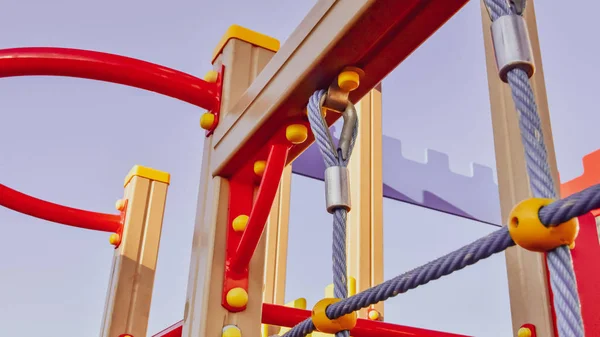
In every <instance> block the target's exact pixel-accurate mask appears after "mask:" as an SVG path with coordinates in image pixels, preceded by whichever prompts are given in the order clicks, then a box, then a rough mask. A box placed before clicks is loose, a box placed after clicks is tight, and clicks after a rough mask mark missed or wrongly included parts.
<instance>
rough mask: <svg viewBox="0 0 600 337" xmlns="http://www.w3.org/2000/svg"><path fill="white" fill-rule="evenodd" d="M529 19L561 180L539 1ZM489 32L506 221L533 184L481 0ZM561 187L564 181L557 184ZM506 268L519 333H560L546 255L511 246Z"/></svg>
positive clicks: (536, 86)
mask: <svg viewBox="0 0 600 337" xmlns="http://www.w3.org/2000/svg"><path fill="white" fill-rule="evenodd" d="M525 13H526V14H525V19H526V21H527V26H528V29H529V35H530V38H531V43H532V46H533V53H534V58H535V62H536V73H535V75H534V76H533V77H532V79H531V85H532V87H533V91H534V93H535V96H536V101H537V104H538V112H539V114H540V118H541V120H542V131H543V133H544V141H545V143H546V146H547V150H548V161H549V163H550V167H551V169H552V175H553V176H554V178H555V182H558V172H557V168H556V157H555V154H554V142H553V140H552V129H551V127H550V118H549V111H548V99H547V96H546V88H545V84H544V70H543V67H542V58H541V52H540V44H539V39H538V32H537V26H536V20H535V10H534V1H532V0H530V1H528V2H527V10H526V12H525ZM481 15H482V19H483V20H482V22H483V33H484V34H483V36H484V43H485V54H486V64H487V74H488V85H489V92H490V105H491V110H492V125H493V130H494V145H495V148H496V167H497V170H498V185H499V193H500V207H501V211H502V222H503V223H506V222H507V217H508V214H509V212H510V210H511V209H512V208H513V206H514V205H516V204H517V203H518V202H520V201H521V200H523V199H526V198H529V197H531V196H532V194H531V191H530V189H529V181H528V177H527V170H526V167H525V156H524V152H523V144H522V143H521V136H520V131H519V125H518V115H517V111H516V110H515V106H514V103H513V99H512V95H511V90H510V87H509V86H508V85H507V84H505V83H503V82H502V81H501V80H500V78H499V77H498V70H497V66H496V61H495V57H494V49H493V45H492V40H491V34H490V25H491V22H490V18H489V16H488V12H487V10H486V9H485V5H484V4H483V1H481ZM557 188H558V186H557ZM506 268H507V272H508V286H509V293H510V302H511V313H512V324H513V333H514V335H515V336H516V335H517V331H518V329H519V327H521V325H523V324H525V323H530V324H533V325H535V327H536V329H537V333H538V335H539V336H547V337H552V336H554V328H553V320H552V313H551V302H550V299H549V293H548V286H549V285H548V283H547V277H546V275H547V274H546V273H547V271H546V265H545V261H544V255H543V254H539V253H533V252H529V251H526V250H524V249H521V248H520V247H512V248H509V249H507V250H506Z"/></svg>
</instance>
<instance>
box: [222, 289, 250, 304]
mask: <svg viewBox="0 0 600 337" xmlns="http://www.w3.org/2000/svg"><path fill="white" fill-rule="evenodd" d="M226 300H227V304H229V305H230V306H232V307H234V308H243V307H245V306H246V304H248V293H247V292H246V290H244V289H242V288H233V289H231V290H229V291H228V292H227V296H226Z"/></svg>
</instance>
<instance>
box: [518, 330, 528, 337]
mask: <svg viewBox="0 0 600 337" xmlns="http://www.w3.org/2000/svg"><path fill="white" fill-rule="evenodd" d="M531 335H532V333H531V329H529V328H520V329H519V331H518V332H517V336H518V337H531Z"/></svg>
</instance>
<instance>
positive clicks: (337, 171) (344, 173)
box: [325, 166, 351, 214]
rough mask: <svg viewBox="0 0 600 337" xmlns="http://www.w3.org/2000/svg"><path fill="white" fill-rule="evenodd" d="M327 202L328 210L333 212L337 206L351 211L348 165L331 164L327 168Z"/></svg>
mask: <svg viewBox="0 0 600 337" xmlns="http://www.w3.org/2000/svg"><path fill="white" fill-rule="evenodd" d="M325 203H326V205H327V212H329V213H332V214H333V213H334V212H335V210H336V209H337V208H343V209H345V210H346V211H350V208H351V204H350V180H349V179H348V168H347V167H342V166H331V167H328V168H327V169H325Z"/></svg>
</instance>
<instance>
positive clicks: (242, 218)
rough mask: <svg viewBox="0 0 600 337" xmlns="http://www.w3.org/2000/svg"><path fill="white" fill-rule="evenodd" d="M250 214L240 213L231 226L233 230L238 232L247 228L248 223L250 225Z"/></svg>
mask: <svg viewBox="0 0 600 337" xmlns="http://www.w3.org/2000/svg"><path fill="white" fill-rule="evenodd" d="M248 219H249V218H248V216H247V215H243V214H242V215H238V216H236V217H235V219H233V222H232V224H231V226H232V227H233V230H234V231H236V232H242V231H244V230H245V229H246V225H248Z"/></svg>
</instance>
